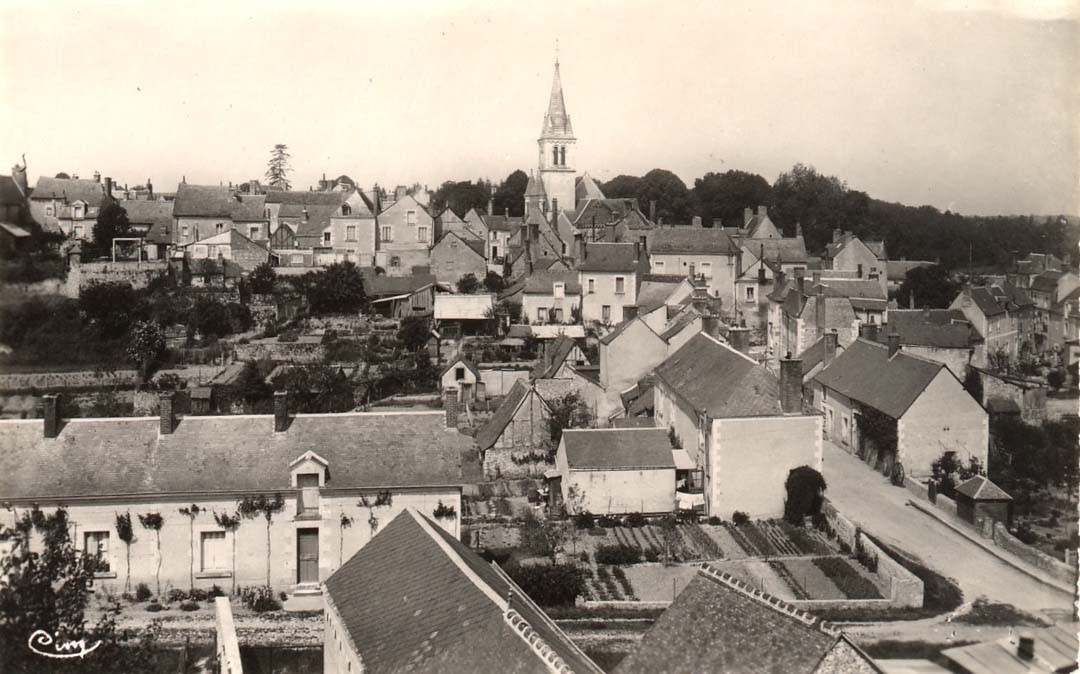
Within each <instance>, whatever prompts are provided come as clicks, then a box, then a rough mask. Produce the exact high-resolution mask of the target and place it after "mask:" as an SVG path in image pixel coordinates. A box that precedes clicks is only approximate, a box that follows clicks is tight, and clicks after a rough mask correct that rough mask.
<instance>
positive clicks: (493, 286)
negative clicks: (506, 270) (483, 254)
mask: <svg viewBox="0 0 1080 674" xmlns="http://www.w3.org/2000/svg"><path fill="white" fill-rule="evenodd" d="M484 289H485V290H487V291H488V292H489V293H501V292H502V291H504V290H506V281H505V280H504V279H503V277H502V276H500V275H499V273H498V272H494V271H491V270H490V269H489V270H488V273H487V274H485V275H484Z"/></svg>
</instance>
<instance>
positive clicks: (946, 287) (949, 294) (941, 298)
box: [896, 265, 960, 309]
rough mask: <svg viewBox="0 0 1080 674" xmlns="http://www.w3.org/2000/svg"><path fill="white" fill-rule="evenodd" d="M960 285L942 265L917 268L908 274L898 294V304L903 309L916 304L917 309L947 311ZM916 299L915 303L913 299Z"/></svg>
mask: <svg viewBox="0 0 1080 674" xmlns="http://www.w3.org/2000/svg"><path fill="white" fill-rule="evenodd" d="M959 292H960V284H958V283H956V282H955V281H953V280H952V276H951V275H950V274H949V272H948V270H946V269H945V267H943V266H941V265H930V266H928V267H915V268H914V269H912V270H910V271H909V272H908V273H907V276H906V277H905V278H904V281H903V283H901V284H900V290H899V291H897V293H896V302H897V304H899V305H900V306H901V307H907V306H910V305H911V304H914V305H915V306H916V308H919V309H922V308H930V309H947V308H948V307H949V305H950V304H952V302H953V300H955V299H956V295H957V293H959ZM913 297H914V302H912V298H913Z"/></svg>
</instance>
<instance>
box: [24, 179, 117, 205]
mask: <svg viewBox="0 0 1080 674" xmlns="http://www.w3.org/2000/svg"><path fill="white" fill-rule="evenodd" d="M30 198H31V199H61V200H63V199H66V200H67V202H68V203H72V202H74V201H85V202H86V203H87V205H88V206H90V207H91V208H100V207H101V206H102V205H104V203H105V202H106V201H107V200H108V198H107V197H106V196H105V185H103V184H102V183H99V182H98V181H96V180H77V179H72V178H49V177H47V176H41V177H40V178H38V180H37V185H35V186H34V191H33V192H31V193H30Z"/></svg>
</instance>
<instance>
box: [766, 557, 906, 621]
mask: <svg viewBox="0 0 1080 674" xmlns="http://www.w3.org/2000/svg"><path fill="white" fill-rule="evenodd" d="M879 568H880V567H879ZM785 601H786V602H787V603H789V604H791V605H792V606H794V607H795V608H800V609H802V610H804V611H811V612H813V611H825V610H828V609H840V610H857V609H887V608H896V607H898V606H911V604H897V603H895V602H894V600H892V599H786V600H785ZM919 606H920V607H921V606H922V602H921V601H920V602H919Z"/></svg>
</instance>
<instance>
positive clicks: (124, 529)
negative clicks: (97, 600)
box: [116, 512, 135, 592]
mask: <svg viewBox="0 0 1080 674" xmlns="http://www.w3.org/2000/svg"><path fill="white" fill-rule="evenodd" d="M116 535H117V537H118V538H119V539H120V540H121V541H123V543H124V558H125V563H124V592H131V544H132V543H134V542H135V530H134V529H132V527H131V513H130V512H126V513H124V514H123V515H121V514H119V513H117V515H116Z"/></svg>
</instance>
